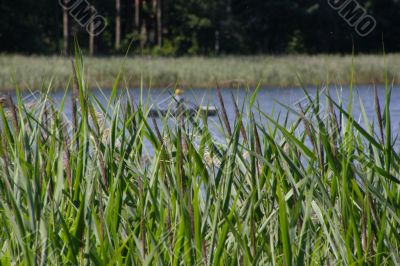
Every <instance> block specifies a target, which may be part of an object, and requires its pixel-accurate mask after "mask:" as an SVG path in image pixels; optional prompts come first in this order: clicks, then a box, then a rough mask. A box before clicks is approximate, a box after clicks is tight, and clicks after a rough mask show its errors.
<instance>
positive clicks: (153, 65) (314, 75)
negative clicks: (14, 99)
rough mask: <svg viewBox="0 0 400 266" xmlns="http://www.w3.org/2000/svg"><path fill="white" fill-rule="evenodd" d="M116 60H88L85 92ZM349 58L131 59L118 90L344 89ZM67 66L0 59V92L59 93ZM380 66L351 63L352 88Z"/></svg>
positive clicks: (392, 60)
mask: <svg viewBox="0 0 400 266" xmlns="http://www.w3.org/2000/svg"><path fill="white" fill-rule="evenodd" d="M122 60H123V59H122V58H121V57H111V58H88V59H87V60H86V69H85V77H86V81H87V82H88V84H89V87H91V88H98V87H100V88H102V89H107V88H112V87H113V78H114V77H116V76H117V75H118V71H119V65H120V62H121V61H122ZM399 62H400V55H399V54H392V55H388V57H387V68H388V72H389V73H388V75H389V79H390V80H392V79H394V80H395V81H396V82H397V81H398V80H399V78H400V76H399V73H400V63H399ZM351 67H352V58H351V56H335V55H317V56H307V55H297V56H295V55H292V56H290V55H289V56H249V57H215V58H206V57H181V58H151V57H133V58H128V59H127V60H126V63H125V71H124V75H123V77H122V80H121V83H120V84H121V86H120V87H130V88H135V87H140V85H141V80H142V77H143V82H144V84H145V87H151V88H164V87H166V86H169V87H170V86H174V84H176V83H177V82H178V83H179V84H180V85H182V86H185V87H191V88H199V87H202V88H209V87H213V86H215V80H217V81H218V82H219V83H220V84H221V85H224V86H228V87H236V86H237V85H238V84H239V85H248V84H251V85H256V84H258V83H259V82H260V81H261V82H262V85H263V86H278V87H289V86H296V87H297V86H298V76H301V77H302V79H303V82H304V83H305V84H307V85H315V84H316V83H320V84H321V83H324V82H326V81H327V80H330V81H332V82H334V83H337V84H341V85H344V86H345V85H346V84H349V82H350V75H349V73H350V68H351ZM70 69H71V61H70V59H68V58H63V57H46V56H31V57H25V56H19V55H0V90H3V91H4V90H12V89H15V88H16V84H18V85H19V86H20V88H21V89H24V90H28V89H32V90H35V89H38V88H40V87H41V86H42V84H43V82H44V81H45V82H49V81H50V80H52V82H53V85H54V87H55V88H56V89H62V88H64V86H65V84H66V83H67V81H68V80H69V78H70V76H71V72H70ZM384 70H385V64H384V62H383V59H382V57H381V56H378V55H359V56H357V57H355V64H354V71H355V76H356V77H357V78H356V80H354V82H355V83H358V84H371V83H372V82H375V83H376V84H383V83H384V79H382V74H381V73H384Z"/></svg>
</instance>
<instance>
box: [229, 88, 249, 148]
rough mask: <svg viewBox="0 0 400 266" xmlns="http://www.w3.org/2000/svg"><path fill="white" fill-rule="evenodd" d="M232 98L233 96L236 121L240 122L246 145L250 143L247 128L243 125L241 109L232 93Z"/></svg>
mask: <svg viewBox="0 0 400 266" xmlns="http://www.w3.org/2000/svg"><path fill="white" fill-rule="evenodd" d="M231 96H232V102H233V108H234V111H235V119H236V120H238V121H239V126H240V133H241V134H242V137H243V141H244V144H246V143H248V140H247V134H246V128H245V127H244V125H243V121H242V116H241V114H240V111H239V108H238V106H237V103H236V99H235V96H233V93H231Z"/></svg>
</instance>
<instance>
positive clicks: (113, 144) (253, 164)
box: [0, 62, 400, 265]
mask: <svg viewBox="0 0 400 266" xmlns="http://www.w3.org/2000/svg"><path fill="white" fill-rule="evenodd" d="M75 69H76V75H75V76H76V77H77V78H76V86H75V88H76V91H75V95H76V98H74V100H72V104H73V106H74V107H73V111H72V119H71V121H70V120H69V118H68V117H66V116H64V115H63V113H64V109H63V107H64V102H62V103H61V104H59V105H55V104H54V103H52V102H51V101H49V97H48V95H46V94H41V95H40V97H39V98H38V100H37V103H36V104H35V106H34V108H28V107H27V106H24V103H23V101H22V98H21V97H19V96H17V99H16V100H15V102H14V100H13V99H12V98H11V97H8V98H5V99H4V101H6V103H7V105H8V108H7V110H5V109H3V107H2V105H0V119H1V122H0V227H1V228H2V230H0V264H1V265H20V264H22V265H34V264H38V265H47V264H49V265H65V264H73V265H92V264H93V265H268V264H273V263H275V264H276V265H325V264H328V262H329V264H333V265H342V264H343V265H364V264H365V265H383V264H389V265H396V264H398V262H399V261H400V256H399V254H398V250H399V246H400V237H399V229H398V228H400V208H399V205H400V203H399V202H400V179H399V177H398V173H399V169H400V155H399V151H398V148H397V147H398V146H397V135H395V134H394V132H393V127H392V124H391V119H390V117H391V115H390V109H389V105H390V102H391V99H390V97H391V94H390V90H389V87H388V86H387V87H386V90H385V97H384V98H381V99H379V98H378V95H376V96H375V103H376V105H375V106H376V110H375V111H376V112H375V113H376V118H377V119H376V120H370V119H369V118H368V116H367V115H366V111H365V108H364V105H363V104H361V107H360V108H361V111H362V113H363V114H364V115H363V119H362V120H361V121H360V120H359V119H356V118H355V117H352V116H351V113H352V110H353V106H352V104H349V105H348V106H347V108H346V107H345V106H343V105H342V101H341V99H339V100H338V101H337V102H335V101H334V100H333V99H332V98H330V96H329V94H321V95H318V97H316V99H312V98H311V97H309V95H307V94H305V97H306V99H308V100H307V102H306V103H305V104H304V105H302V106H293V107H290V108H291V109H288V110H287V114H283V115H284V116H286V117H287V118H288V117H289V116H291V117H293V118H294V120H293V122H290V121H291V119H285V121H282V120H280V119H279V117H280V115H267V114H264V113H262V112H261V111H260V110H259V109H258V107H257V106H258V104H257V97H256V96H257V92H254V94H252V95H251V94H248V95H246V97H245V99H244V104H245V106H246V108H241V107H240V106H236V101H235V105H234V106H233V110H226V109H225V107H224V106H226V105H225V104H224V99H223V97H222V96H219V97H218V98H219V113H218V115H219V119H218V120H216V121H219V122H217V123H216V125H215V126H216V127H217V128H218V130H219V132H221V134H222V135H223V138H221V137H218V136H216V134H215V133H214V131H213V130H212V128H211V127H210V126H209V123H208V122H207V119H206V117H204V116H202V115H201V114H198V115H195V116H193V117H189V115H188V114H186V117H175V118H173V117H165V118H162V119H161V121H160V122H161V124H157V122H156V121H155V120H153V119H151V118H150V117H149V116H148V114H149V109H148V106H147V105H146V103H143V102H139V103H138V104H135V105H134V106H133V105H131V103H133V100H132V99H131V98H130V97H129V95H128V94H127V95H126V96H125V95H124V97H120V96H117V94H116V92H115V90H114V92H113V93H111V96H110V98H109V102H108V103H105V104H102V103H101V102H100V101H98V100H97V99H96V98H95V96H94V95H91V93H90V91H89V90H87V89H86V87H85V82H84V78H83V77H84V75H83V74H82V71H81V70H82V68H81V65H80V64H79V63H78V62H76V64H75ZM305 93H306V92H305ZM350 95H352V93H350ZM348 100H349V102H350V103H351V102H353V100H354V101H356V100H357V99H356V98H354V99H353V98H351V96H350V98H349V99H348ZM320 101H327V103H329V104H328V106H327V107H326V108H323V107H322V106H321V105H319V103H320ZM366 104H370V103H366ZM111 106H112V108H110V107H111ZM240 110H242V111H240ZM227 112H234V113H235V119H234V121H229V120H228V119H226V117H227ZM255 113H258V114H260V117H259V118H257V117H256V116H255V115H254V114H255ZM245 118H246V119H245ZM171 119H176V120H175V123H171V122H172V121H171ZM375 121H378V122H377V123H375ZM377 131H378V132H379V134H376V132H377ZM144 141H147V142H149V143H150V145H151V149H152V151H153V153H151V151H149V150H147V148H146V147H145V146H144V145H143V143H144Z"/></svg>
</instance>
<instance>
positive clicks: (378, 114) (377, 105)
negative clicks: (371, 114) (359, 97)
mask: <svg viewBox="0 0 400 266" xmlns="http://www.w3.org/2000/svg"><path fill="white" fill-rule="evenodd" d="M374 101H375V112H376V117H377V119H378V126H379V133H380V134H381V135H380V137H381V140H382V145H383V146H384V145H385V137H384V136H385V134H384V133H383V130H384V129H383V121H382V111H381V104H380V101H379V96H378V90H377V88H376V85H374Z"/></svg>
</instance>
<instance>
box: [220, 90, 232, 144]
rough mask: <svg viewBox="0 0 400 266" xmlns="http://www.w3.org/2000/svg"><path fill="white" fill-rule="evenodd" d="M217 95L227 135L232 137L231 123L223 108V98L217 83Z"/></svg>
mask: <svg viewBox="0 0 400 266" xmlns="http://www.w3.org/2000/svg"><path fill="white" fill-rule="evenodd" d="M217 97H218V100H219V104H220V105H221V109H222V120H223V121H224V124H225V128H226V130H227V131H228V135H229V137H232V130H231V125H230V124H229V119H228V115H227V112H226V109H225V103H224V99H223V98H222V94H221V90H220V89H219V85H218V84H217Z"/></svg>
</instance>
